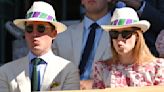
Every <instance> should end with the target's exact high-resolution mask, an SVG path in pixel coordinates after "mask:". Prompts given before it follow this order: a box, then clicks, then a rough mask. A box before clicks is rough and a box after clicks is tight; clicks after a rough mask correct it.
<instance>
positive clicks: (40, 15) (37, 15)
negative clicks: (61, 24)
mask: <svg viewBox="0 0 164 92" xmlns="http://www.w3.org/2000/svg"><path fill="white" fill-rule="evenodd" d="M26 18H41V19H45V20H49V21H54V22H56V19H54V18H53V17H52V16H50V15H48V14H46V13H43V12H30V13H28V14H27V15H26Z"/></svg>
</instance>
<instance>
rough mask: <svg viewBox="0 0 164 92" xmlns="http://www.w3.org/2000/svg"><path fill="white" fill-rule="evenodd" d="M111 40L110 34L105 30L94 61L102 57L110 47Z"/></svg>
mask: <svg viewBox="0 0 164 92" xmlns="http://www.w3.org/2000/svg"><path fill="white" fill-rule="evenodd" d="M109 42H110V37H109V34H108V33H107V32H105V31H103V34H102V37H101V39H100V42H99V45H98V47H97V51H96V53H95V57H94V61H98V60H99V59H101V56H102V55H103V53H104V52H105V51H106V48H109V47H110V45H109Z"/></svg>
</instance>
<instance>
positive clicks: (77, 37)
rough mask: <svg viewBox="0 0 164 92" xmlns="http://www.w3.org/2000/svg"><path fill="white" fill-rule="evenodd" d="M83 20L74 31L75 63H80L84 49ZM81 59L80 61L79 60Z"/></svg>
mask: <svg viewBox="0 0 164 92" xmlns="http://www.w3.org/2000/svg"><path fill="white" fill-rule="evenodd" d="M83 30H84V28H83V22H81V23H80V24H79V25H77V27H76V28H75V29H73V31H72V41H73V43H72V44H73V45H72V46H73V52H74V63H75V64H76V65H79V62H80V57H81V49H82V39H83ZM78 61H79V62H78Z"/></svg>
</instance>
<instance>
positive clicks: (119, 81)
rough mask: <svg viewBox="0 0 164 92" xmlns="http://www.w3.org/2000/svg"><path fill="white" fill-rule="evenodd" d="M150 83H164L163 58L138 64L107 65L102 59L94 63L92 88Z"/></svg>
mask: <svg viewBox="0 0 164 92" xmlns="http://www.w3.org/2000/svg"><path fill="white" fill-rule="evenodd" d="M151 85H164V59H161V58H160V59H157V60H156V61H153V62H151V63H148V64H143V65H140V66H137V65H134V64H132V65H123V64H113V65H111V66H110V67H109V66H108V65H107V63H106V62H104V61H98V62H96V63H95V64H94V71H93V88H99V89H103V88H107V87H108V88H109V87H111V88H113V87H128V86H133V87H134V86H138V87H139V86H151Z"/></svg>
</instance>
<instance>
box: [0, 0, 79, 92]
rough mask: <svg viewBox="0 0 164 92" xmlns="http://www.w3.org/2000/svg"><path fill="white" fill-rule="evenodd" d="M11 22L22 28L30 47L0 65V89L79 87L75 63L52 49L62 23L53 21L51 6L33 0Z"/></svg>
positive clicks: (1, 91) (4, 91)
mask: <svg viewBox="0 0 164 92" xmlns="http://www.w3.org/2000/svg"><path fill="white" fill-rule="evenodd" d="M14 24H15V25H17V26H18V27H20V28H22V29H24V28H25V30H24V33H25V40H26V41H27V44H28V47H29V49H30V52H29V54H28V55H27V56H26V57H23V58H20V59H18V60H15V61H13V62H10V63H7V64H5V65H3V66H2V67H0V92H30V91H51V90H72V89H79V83H80V81H79V73H78V69H77V67H75V66H74V65H73V63H71V62H70V61H68V60H65V59H63V58H61V57H58V56H55V55H54V54H53V53H52V50H51V45H52V40H53V39H54V38H55V37H56V36H57V34H58V33H61V32H63V31H64V30H65V29H66V26H65V25H64V24H62V23H60V22H57V20H56V18H55V10H54V9H53V7H52V6H51V5H50V4H48V3H45V2H43V1H36V2H34V3H33V5H32V7H31V8H30V9H29V10H28V12H27V15H26V19H16V20H14Z"/></svg>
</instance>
